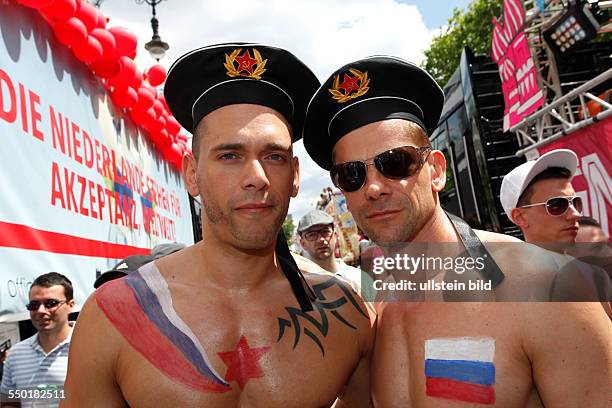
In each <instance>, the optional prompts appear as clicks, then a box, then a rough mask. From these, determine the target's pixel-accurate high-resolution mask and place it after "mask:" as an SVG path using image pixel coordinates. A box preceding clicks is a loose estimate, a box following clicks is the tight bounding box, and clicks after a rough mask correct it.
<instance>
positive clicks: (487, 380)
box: [425, 337, 495, 404]
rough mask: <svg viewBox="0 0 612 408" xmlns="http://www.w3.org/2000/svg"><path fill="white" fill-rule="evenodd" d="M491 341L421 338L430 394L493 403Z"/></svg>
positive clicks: (426, 379) (493, 373)
mask: <svg viewBox="0 0 612 408" xmlns="http://www.w3.org/2000/svg"><path fill="white" fill-rule="evenodd" d="M494 356H495V340H494V339H493V338H491V337H457V338H440V339H431V340H425V387H426V393H427V395H428V396H430V397H438V398H446V399H450V400H455V401H463V402H472V403H477V404H493V403H495V389H494V384H495V365H494V364H493V358H494Z"/></svg>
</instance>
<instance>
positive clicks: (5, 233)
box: [0, 221, 151, 259]
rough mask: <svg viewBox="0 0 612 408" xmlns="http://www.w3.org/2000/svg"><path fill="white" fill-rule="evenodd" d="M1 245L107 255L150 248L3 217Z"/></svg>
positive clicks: (114, 256)
mask: <svg viewBox="0 0 612 408" xmlns="http://www.w3.org/2000/svg"><path fill="white" fill-rule="evenodd" d="M0 247H9V248H21V249H31V250H35V251H47V252H53V253H56V254H68V255H81V256H94V257H99V258H108V259H124V258H126V257H128V256H130V255H148V254H149V252H151V250H150V249H149V248H139V247H135V246H130V245H122V244H113V243H110V242H104V241H96V240H94V239H87V238H81V237H75V236H73V235H68V234H61V233H59V232H52V231H44V230H39V229H36V228H32V227H28V226H27V225H21V224H12V223H10V222H3V221H0Z"/></svg>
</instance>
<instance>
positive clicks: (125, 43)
mask: <svg viewBox="0 0 612 408" xmlns="http://www.w3.org/2000/svg"><path fill="white" fill-rule="evenodd" d="M108 31H110V32H111V34H112V35H113V36H114V37H115V42H116V43H117V45H116V47H115V56H116V57H124V56H128V57H130V56H132V55H134V56H136V47H137V46H138V39H137V38H136V35H134V33H133V32H131V31H130V30H128V29H127V28H125V27H111V28H109V29H108ZM131 59H134V57H132V58H131Z"/></svg>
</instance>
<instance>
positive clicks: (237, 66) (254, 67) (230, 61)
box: [223, 48, 268, 79]
mask: <svg viewBox="0 0 612 408" xmlns="http://www.w3.org/2000/svg"><path fill="white" fill-rule="evenodd" d="M251 50H252V51H253V57H254V58H253V57H251V53H250V52H249V50H248V49H246V50H245V51H244V53H243V54H242V55H240V53H241V52H242V48H237V49H235V50H234V51H232V53H231V54H230V55H227V54H225V63H224V64H223V66H224V67H225V69H226V70H227V72H226V74H227V75H228V76H230V77H232V78H234V77H238V76H241V77H246V78H253V79H261V76H262V75H263V73H264V72H266V69H265V66H266V63H267V62H268V60H267V59H263V58H262V56H261V53H260V52H259V51H258V50H257V48H252V49H251Z"/></svg>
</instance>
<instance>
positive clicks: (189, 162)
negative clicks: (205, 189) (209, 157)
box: [181, 154, 200, 197]
mask: <svg viewBox="0 0 612 408" xmlns="http://www.w3.org/2000/svg"><path fill="white" fill-rule="evenodd" d="M181 171H182V173H183V179H184V180H185V186H186V187H187V191H188V192H189V195H191V196H192V197H197V196H199V195H200V189H199V188H198V163H197V161H196V159H195V158H194V157H193V156H192V155H190V154H187V155H185V157H183V166H182V169H181Z"/></svg>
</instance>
